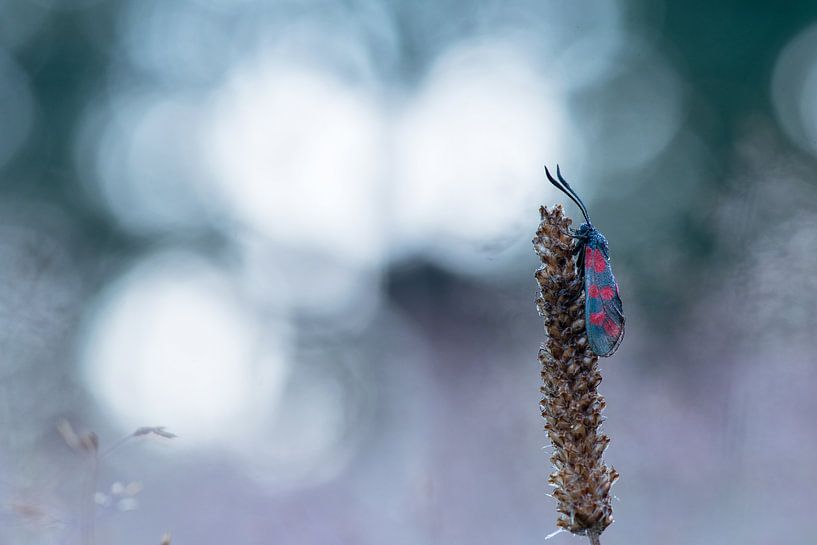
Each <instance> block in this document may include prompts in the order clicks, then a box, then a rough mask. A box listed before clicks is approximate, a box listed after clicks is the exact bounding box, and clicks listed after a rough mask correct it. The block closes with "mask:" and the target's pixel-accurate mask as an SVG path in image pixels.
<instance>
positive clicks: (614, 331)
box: [590, 316, 621, 337]
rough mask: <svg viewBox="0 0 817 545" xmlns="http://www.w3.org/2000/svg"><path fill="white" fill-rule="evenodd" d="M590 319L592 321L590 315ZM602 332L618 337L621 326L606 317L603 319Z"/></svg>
mask: <svg viewBox="0 0 817 545" xmlns="http://www.w3.org/2000/svg"><path fill="white" fill-rule="evenodd" d="M590 320H591V321H592V316H591V318H590ZM604 332H605V333H607V334H608V335H609V336H611V337H618V334H619V333H621V328H620V327H619V325H618V324H617V323H615V322H614V321H613V320H610V319H609V318H608V319H607V320H605V321H604Z"/></svg>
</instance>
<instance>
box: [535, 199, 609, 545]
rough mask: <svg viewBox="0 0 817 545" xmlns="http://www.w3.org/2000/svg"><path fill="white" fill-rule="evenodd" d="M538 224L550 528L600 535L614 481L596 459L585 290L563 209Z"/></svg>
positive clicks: (595, 396) (596, 401)
mask: <svg viewBox="0 0 817 545" xmlns="http://www.w3.org/2000/svg"><path fill="white" fill-rule="evenodd" d="M539 212H540V214H541V216H542V221H541V223H540V224H539V228H538V229H537V231H536V236H535V237H534V238H533V248H534V250H535V251H536V254H537V255H538V256H539V259H540V260H541V266H540V267H539V268H538V269H537V270H536V274H535V278H536V282H537V283H538V285H539V293H538V296H537V298H536V307H537V309H538V310H539V314H540V315H541V316H542V318H543V319H544V323H545V324H544V325H545V332H546V334H547V340H546V341H545V344H544V345H543V346H542V348H541V349H540V350H539V362H540V363H541V364H542V373H541V374H542V383H543V385H542V387H541V391H542V394H543V398H542V401H541V403H540V405H539V407H540V409H541V411H542V416H543V417H544V418H545V422H546V423H545V431H546V432H547V435H548V438H550V441H551V443H553V447H554V451H553V455H552V456H551V458H550V461H551V462H552V463H553V467H554V469H555V471H554V472H553V473H551V475H550V477H549V478H548V482H549V483H550V484H551V485H552V486H553V487H554V488H555V490H554V491H553V497H554V498H556V501H557V502H558V505H557V507H556V510H557V511H558V512H559V517H558V519H557V521H556V525H557V526H559V527H560V528H564V529H565V530H569V531H570V532H573V533H574V534H583V535H589V536H591V538H598V536H599V535H600V534H601V533H602V532H603V531H604V529H605V528H607V526H609V525H610V524H611V523H612V522H613V517H612V507H611V505H610V486H611V485H612V484H613V483H614V482H615V480H616V479H617V478H618V473H617V472H616V470H615V469H613V468H611V467H608V466H606V465H604V462H603V461H602V454H603V453H604V450H605V449H606V448H607V444H608V443H609V442H610V439H609V438H608V437H607V436H606V435H604V434H602V432H601V423H602V420H603V419H602V416H601V411H602V409H603V408H604V406H605V402H604V398H602V397H601V395H599V393H598V391H597V387H598V385H599V383H600V382H601V373H599V369H598V356H596V355H595V354H594V353H593V352H592V351H591V349H590V347H589V346H588V344H587V336H586V335H587V334H586V330H585V323H584V290H583V289H582V278H581V277H580V276H579V275H577V273H576V265H575V261H574V258H573V254H572V250H573V244H574V241H573V238H572V237H571V236H570V232H569V231H568V228H569V227H570V224H571V220H570V219H569V218H567V217H565V216H564V214H563V210H562V207H561V206H560V205H556V206H555V207H554V208H553V209H552V210H548V209H547V208H545V207H541V208H540V209H539Z"/></svg>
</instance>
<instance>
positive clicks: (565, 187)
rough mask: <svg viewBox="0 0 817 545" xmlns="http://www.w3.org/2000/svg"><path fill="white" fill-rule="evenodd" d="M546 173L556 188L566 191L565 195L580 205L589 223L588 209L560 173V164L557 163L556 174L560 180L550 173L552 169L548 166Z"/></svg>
mask: <svg viewBox="0 0 817 545" xmlns="http://www.w3.org/2000/svg"><path fill="white" fill-rule="evenodd" d="M545 175H546V176H547V178H548V180H549V181H550V183H551V184H553V185H554V186H556V189H558V190H559V191H561V192H562V193H564V194H565V195H567V196H568V197H570V200H571V201H573V202H574V203H576V206H578V207H579V210H581V211H582V215H584V219H585V220H586V221H587V223H590V218H589V217H588V216H587V209H586V208H585V207H584V203H583V202H582V201H581V199H579V196H578V195H576V194H575V192H574V191H573V190H572V188H571V187H570V186H569V185H567V182H565V181H564V178H562V176H561V174H560V173H559V165H556V175H557V176H558V177H559V181H557V180H556V179H555V178H554V177H553V176H552V175H551V174H550V171H549V170H548V167H545ZM562 184H564V185H562Z"/></svg>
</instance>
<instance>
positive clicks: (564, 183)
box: [556, 164, 593, 225]
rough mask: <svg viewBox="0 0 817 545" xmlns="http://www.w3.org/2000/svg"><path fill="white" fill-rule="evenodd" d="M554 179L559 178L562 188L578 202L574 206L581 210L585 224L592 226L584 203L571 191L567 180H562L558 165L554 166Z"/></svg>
mask: <svg viewBox="0 0 817 545" xmlns="http://www.w3.org/2000/svg"><path fill="white" fill-rule="evenodd" d="M556 177H557V178H559V181H560V182H562V185H564V186H565V187H566V188H567V190H568V191H570V194H571V195H573V196H574V197H575V199H574V200H575V201H578V202H577V203H576V204H578V205H579V208H581V210H582V214H584V219H585V220H587V223H589V224H591V225H592V224H593V222H591V221H590V214H588V213H587V207H586V206H585V205H584V202H583V201H582V200H581V198H580V197H579V195H578V193H576V192H575V191H574V190H573V188H572V187H570V184H569V183H567V180H565V179H564V178H562V171H561V170H560V169H559V165H558V164H557V165H556Z"/></svg>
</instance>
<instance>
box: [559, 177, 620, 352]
mask: <svg viewBox="0 0 817 545" xmlns="http://www.w3.org/2000/svg"><path fill="white" fill-rule="evenodd" d="M545 174H546V175H547V178H548V180H550V183H552V184H553V185H554V186H556V188H557V189H559V190H560V191H562V192H563V193H564V194H565V195H567V196H568V197H570V199H571V200H572V201H573V202H575V203H576V205H577V206H578V207H579V209H580V210H581V211H582V215H583V216H584V220H585V222H584V223H582V224H581V226H579V229H578V230H574V231H573V232H572V233H571V236H573V238H575V239H576V245H575V247H574V248H573V254H574V255H576V256H577V258H576V269H577V271H579V273H581V272H584V318H585V324H586V326H587V340H588V341H589V343H590V348H591V349H592V350H593V352H595V353H596V354H597V355H599V356H610V355H612V354H613V352H615V351H616V349H618V346H619V345H620V344H621V340H622V339H623V338H624V314H623V313H622V308H621V298H620V297H619V295H618V284H616V279H615V277H614V276H613V269H612V268H611V267H610V254H609V251H608V247H607V239H606V238H604V235H602V234H601V233H600V232H599V231H598V230H597V229H596V228H595V227H593V224H592V223H591V222H590V216H589V215H588V214H587V208H586V207H585V206H584V203H583V202H582V200H581V199H580V198H579V196H578V195H577V194H576V192H575V191H573V188H572V187H570V184H568V183H567V182H566V181H565V179H564V178H562V173H561V171H560V170H559V165H556V177H557V178H558V180H556V179H554V178H553V176H551V174H550V172H549V171H548V169H547V167H545Z"/></svg>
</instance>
